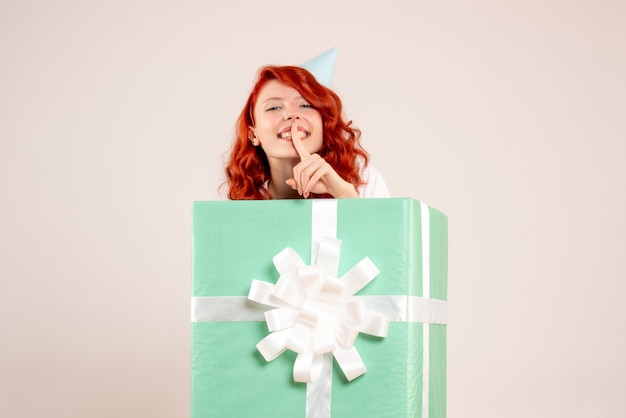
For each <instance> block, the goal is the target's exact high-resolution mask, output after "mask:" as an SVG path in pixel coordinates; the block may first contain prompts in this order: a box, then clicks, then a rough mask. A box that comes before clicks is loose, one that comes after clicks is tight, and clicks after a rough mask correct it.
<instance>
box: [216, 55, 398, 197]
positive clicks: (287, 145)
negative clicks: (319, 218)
mask: <svg viewBox="0 0 626 418" xmlns="http://www.w3.org/2000/svg"><path fill="white" fill-rule="evenodd" d="M235 131H236V135H235V141H234V144H233V147H232V152H231V154H230V158H229V161H228V163H227V165H226V170H225V171H226V182H227V185H228V198H229V199H233V200H246V199H299V198H309V197H315V198H320V197H330V198H358V197H388V196H389V192H388V191H387V186H386V185H385V182H384V180H383V178H382V176H381V175H380V173H379V172H378V171H377V170H376V169H374V168H373V167H371V166H369V165H368V156H367V153H366V152H365V150H364V149H363V148H362V147H361V145H360V142H359V138H360V135H361V132H360V131H359V130H358V129H356V128H354V127H352V126H351V121H344V119H343V116H342V104H341V100H340V99H339V96H337V94H336V93H335V92H333V91H332V90H331V89H329V88H327V87H325V86H323V85H321V84H320V83H318V82H317V80H316V79H315V77H314V76H313V75H312V74H311V73H310V72H308V71H307V70H305V69H303V68H300V67H293V66H266V67H263V68H261V69H260V70H259V74H258V78H257V81H256V84H255V86H254V88H253V89H252V92H251V93H250V97H249V98H248V101H247V103H246V105H245V107H244V108H243V110H242V112H241V115H240V116H239V119H238V120H237V124H236V128H235Z"/></svg>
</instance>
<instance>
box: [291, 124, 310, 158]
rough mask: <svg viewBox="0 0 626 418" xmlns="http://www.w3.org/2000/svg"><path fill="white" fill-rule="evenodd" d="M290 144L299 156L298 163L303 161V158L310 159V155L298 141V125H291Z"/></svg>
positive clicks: (299, 140) (300, 141)
mask: <svg viewBox="0 0 626 418" xmlns="http://www.w3.org/2000/svg"><path fill="white" fill-rule="evenodd" d="M291 142H292V143H293V146H294V148H295V149H296V152H297V153H298V155H299V156H300V161H304V159H305V158H307V157H310V156H311V154H310V153H309V151H307V150H306V148H305V147H304V144H303V143H302V140H301V139H300V135H299V134H298V125H297V124H295V123H294V124H293V125H291Z"/></svg>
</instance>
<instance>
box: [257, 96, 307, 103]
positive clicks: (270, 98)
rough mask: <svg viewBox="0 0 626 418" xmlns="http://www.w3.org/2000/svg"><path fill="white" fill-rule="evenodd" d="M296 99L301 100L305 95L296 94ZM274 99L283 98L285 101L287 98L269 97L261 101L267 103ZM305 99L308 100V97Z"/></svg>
mask: <svg viewBox="0 0 626 418" xmlns="http://www.w3.org/2000/svg"><path fill="white" fill-rule="evenodd" d="M295 99H296V100H300V99H304V97H302V96H296V97H295ZM272 100H282V101H284V100H286V99H285V98H284V97H268V98H267V99H265V100H263V101H262V102H261V103H266V102H269V101H272ZM304 100H306V99H304Z"/></svg>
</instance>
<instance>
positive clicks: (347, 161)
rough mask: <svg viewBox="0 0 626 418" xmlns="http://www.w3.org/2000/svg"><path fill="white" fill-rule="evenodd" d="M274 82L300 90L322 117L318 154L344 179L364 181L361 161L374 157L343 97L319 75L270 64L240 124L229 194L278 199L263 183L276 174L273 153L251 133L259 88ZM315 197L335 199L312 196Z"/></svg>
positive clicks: (241, 197)
mask: <svg viewBox="0 0 626 418" xmlns="http://www.w3.org/2000/svg"><path fill="white" fill-rule="evenodd" d="M270 80H278V81H279V82H281V83H283V84H285V85H287V86H289V87H292V88H294V89H296V90H297V91H298V92H299V93H300V94H301V95H302V97H304V99H305V100H307V101H308V102H309V104H310V105H311V106H313V108H315V109H317V111H318V112H319V113H320V115H321V116H322V125H323V129H324V139H323V141H322V147H321V148H320V150H319V151H318V154H319V155H320V156H321V157H322V158H324V160H326V161H327V162H328V164H330V166H331V167H332V168H333V169H334V170H335V171H336V172H337V174H339V175H340V176H341V177H342V178H343V179H344V180H346V181H347V182H349V183H352V184H353V185H354V187H355V188H357V187H359V186H360V185H362V184H363V181H362V180H361V177H360V175H359V171H360V168H359V161H358V159H361V164H362V165H363V167H364V166H365V165H367V162H368V156H367V153H366V152H365V150H364V149H363V148H362V147H361V144H360V137H361V131H360V130H359V129H357V128H355V127H352V126H351V125H352V121H344V119H343V117H342V111H343V105H342V103H341V100H340V99H339V96H337V94H336V93H335V92H334V91H332V90H331V89H329V88H327V87H325V86H323V85H321V84H320V83H318V82H317V80H316V79H315V77H314V76H313V74H311V73H310V72H309V71H307V70H305V69H304V68H300V67H294V66H265V67H262V68H261V69H260V70H259V71H258V76H257V81H256V83H255V85H254V88H253V89H252V92H251V93H250V96H249V97H248V101H247V102H246V105H245V106H244V108H243V110H242V111H241V114H240V115H239V118H238V119H237V123H236V125H235V140H234V143H233V146H232V150H231V153H230V158H229V160H228V163H227V164H226V169H225V172H226V183H227V184H228V189H229V190H228V198H229V199H232V200H263V199H272V196H271V194H270V193H269V191H268V190H267V189H266V188H265V187H263V185H264V184H265V183H266V182H267V181H268V180H269V178H270V167H269V163H268V161H267V156H266V155H265V152H264V151H263V149H262V148H261V147H260V146H257V147H255V146H254V145H252V143H251V141H250V138H249V132H250V129H249V127H250V126H254V124H255V123H254V112H253V111H254V106H255V105H256V101H257V99H258V96H259V92H260V91H261V89H262V88H263V87H264V86H265V84H266V83H267V82H268V81H270ZM312 197H332V196H329V195H325V196H319V195H316V196H312Z"/></svg>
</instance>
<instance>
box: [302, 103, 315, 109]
mask: <svg viewBox="0 0 626 418" xmlns="http://www.w3.org/2000/svg"><path fill="white" fill-rule="evenodd" d="M300 107H303V108H305V109H313V106H311V105H310V104H309V103H302V104H301V105H300Z"/></svg>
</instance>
